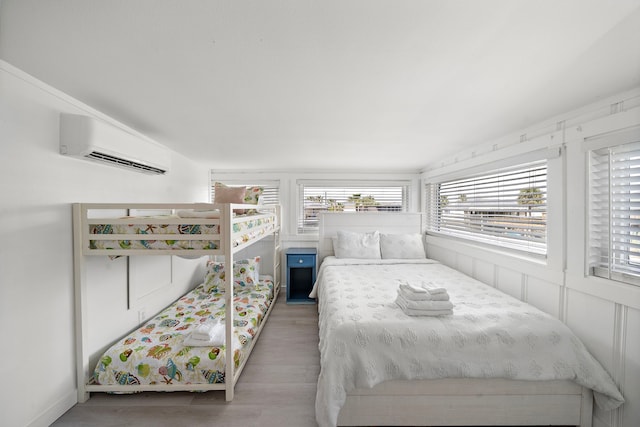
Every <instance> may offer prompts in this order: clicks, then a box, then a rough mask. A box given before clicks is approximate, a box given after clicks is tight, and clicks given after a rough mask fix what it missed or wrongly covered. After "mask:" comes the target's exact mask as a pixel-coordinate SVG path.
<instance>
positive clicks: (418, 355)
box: [314, 257, 624, 427]
mask: <svg viewBox="0 0 640 427" xmlns="http://www.w3.org/2000/svg"><path fill="white" fill-rule="evenodd" d="M383 261H384V260H383ZM422 261H423V262H415V261H412V262H411V263H408V264H399V263H398V262H395V263H394V262H383V263H379V262H374V261H372V260H358V261H347V260H339V259H335V258H332V257H327V258H325V260H324V262H323V264H322V266H321V268H320V271H319V273H318V282H317V283H316V286H314V292H316V291H317V296H318V303H319V310H320V318H319V327H320V344H319V346H320V365H321V370H320V376H319V378H318V391H317V396H316V419H317V421H318V424H319V425H320V426H321V427H325V426H335V425H336V422H337V418H338V413H339V411H340V408H341V407H342V405H343V404H344V401H345V399H346V394H347V393H348V392H349V391H351V390H353V389H355V388H367V387H373V386H374V385H376V384H379V383H381V382H383V381H387V380H391V379H435V378H460V377H465V378H511V379H520V380H551V379H568V380H573V381H575V382H576V383H577V384H580V385H582V386H586V387H589V388H591V389H593V390H594V397H595V400H596V403H597V404H598V405H599V406H600V407H601V408H602V409H604V410H610V409H614V408H616V407H618V406H619V405H621V404H622V403H623V402H624V399H623V397H622V395H621V394H620V392H619V391H618V389H617V388H616V386H615V384H614V383H613V381H612V380H611V377H610V376H609V375H608V373H607V372H606V371H605V370H604V369H603V368H602V366H601V365H600V364H599V363H598V362H597V361H596V360H595V359H594V358H593V357H592V356H591V355H590V354H589V352H588V351H587V350H586V348H585V347H584V345H583V344H582V343H581V342H580V340H579V339H578V338H577V337H576V336H575V335H574V334H573V333H572V332H571V331H570V330H569V329H568V328H567V326H566V325H564V324H563V323H562V322H560V321H559V320H557V319H555V318H553V317H552V316H550V315H548V314H546V313H544V312H542V311H540V310H538V309H536V308H535V307H533V306H531V305H528V304H526V303H523V302H521V301H519V300H517V299H515V298H513V297H511V296H509V295H506V294H504V293H502V292H500V291H498V290H497V289H494V288H492V287H490V286H487V285H484V284H482V283H480V282H478V281H476V280H474V279H472V278H470V277H468V276H465V275H463V274H462V273H459V272H457V271H455V270H453V269H451V268H448V267H446V266H443V265H441V264H438V263H435V262H434V261H431V260H422ZM404 280H416V281H420V280H426V281H429V280H433V281H437V282H438V283H444V284H446V288H447V291H448V293H449V294H450V296H451V301H452V302H453V303H454V304H455V310H454V311H453V315H451V316H445V317H411V316H408V315H406V314H405V313H403V312H402V310H401V309H400V308H399V307H398V306H397V304H395V302H394V300H395V298H396V295H397V288H398V283H400V281H404ZM452 354H455V357H452Z"/></svg>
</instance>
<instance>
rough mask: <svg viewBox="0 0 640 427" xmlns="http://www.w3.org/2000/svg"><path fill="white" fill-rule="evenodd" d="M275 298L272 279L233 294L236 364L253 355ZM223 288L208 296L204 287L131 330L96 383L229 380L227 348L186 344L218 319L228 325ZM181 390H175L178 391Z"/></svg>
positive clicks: (99, 369) (106, 359)
mask: <svg viewBox="0 0 640 427" xmlns="http://www.w3.org/2000/svg"><path fill="white" fill-rule="evenodd" d="M273 299H274V286H273V281H272V279H271V278H270V277H267V276H261V278H260V281H259V282H257V283H255V284H253V285H252V286H248V287H242V288H236V289H235V290H234V316H233V326H234V329H233V340H234V343H233V348H234V349H235V350H234V354H233V363H234V364H235V367H236V368H237V367H238V366H240V364H241V363H242V362H243V361H244V360H245V359H246V358H247V357H248V356H249V351H250V345H251V341H252V340H253V339H254V337H255V335H256V333H257V331H258V328H259V326H260V324H261V323H262V321H263V319H264V317H265V315H266V313H267V310H268V308H269V307H270V305H271V304H272V302H273ZM224 318H225V293H224V290H221V291H220V290H218V289H213V290H211V292H207V289H206V285H205V284H201V285H199V286H197V287H196V288H195V289H193V290H192V291H190V292H189V293H187V294H186V295H184V296H183V297H181V298H180V299H179V300H177V301H176V302H174V303H173V304H172V305H170V306H169V307H167V308H166V309H164V310H163V311H162V312H160V313H159V314H158V315H157V316H155V317H154V318H153V319H151V320H149V321H148V322H147V323H146V324H144V325H143V326H142V327H140V328H139V329H137V330H135V331H133V332H131V333H130V334H129V335H127V336H125V337H124V338H122V339H121V340H119V341H118V342H116V343H115V344H114V345H113V346H111V348H109V349H108V350H107V351H106V352H105V353H104V354H103V355H102V357H101V358H100V360H99V361H98V363H97V366H96V368H95V370H94V372H93V377H92V381H91V382H92V384H99V385H137V384H149V385H153V384H162V385H167V384H169V385H177V386H178V387H179V385H180V384H214V383H224V382H225V366H226V363H227V361H226V360H225V348H226V347H225V344H222V345H219V346H200V345H198V346H191V345H185V342H184V341H185V339H187V338H188V336H189V335H190V334H191V332H192V331H193V330H195V328H196V327H197V326H198V325H200V324H202V323H204V322H210V321H212V320H214V319H219V320H221V321H222V322H224ZM178 387H176V388H178Z"/></svg>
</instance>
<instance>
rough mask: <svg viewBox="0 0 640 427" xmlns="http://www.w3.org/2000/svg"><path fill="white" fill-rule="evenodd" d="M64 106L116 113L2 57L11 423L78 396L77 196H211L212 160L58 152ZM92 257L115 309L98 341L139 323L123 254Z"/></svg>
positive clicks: (183, 270)
mask: <svg viewBox="0 0 640 427" xmlns="http://www.w3.org/2000/svg"><path fill="white" fill-rule="evenodd" d="M61 112H66V113H75V114H85V115H90V116H94V117H97V118H100V119H103V120H106V121H111V122H113V121H112V119H110V118H109V117H106V116H104V115H102V114H100V113H99V112H97V111H95V110H93V109H91V108H90V107H88V106H86V105H84V104H82V103H80V102H79V101H77V100H74V99H72V98H70V97H68V96H66V95H65V94H63V93H61V92H59V91H57V90H55V89H53V88H51V87H49V86H47V85H46V84H44V83H42V82H39V81H37V80H35V79H33V78H32V77H30V76H28V75H26V74H25V73H23V72H21V71H20V70H17V69H16V68H14V67H12V66H11V65H9V64H7V63H5V62H2V61H0V323H1V324H2V325H3V333H2V345H1V346H0V347H1V351H0V365H1V366H3V367H4V368H3V369H2V384H3V387H2V391H0V414H2V415H1V419H2V421H0V424H2V425H7V426H26V425H33V426H46V425H49V424H50V423H52V422H53V421H54V420H55V419H57V418H58V417H59V416H60V415H62V414H63V413H64V412H65V411H66V410H67V409H69V408H70V407H71V406H73V404H75V402H76V385H75V360H74V305H73V262H72V261H73V258H72V223H71V203H73V202H202V201H207V200H208V179H209V176H208V170H207V169H206V168H205V167H203V166H202V165H200V164H197V163H194V162H193V161H190V160H188V159H186V158H184V157H183V156H180V155H178V154H176V153H172V154H171V160H172V167H171V171H170V173H169V174H167V175H166V176H155V175H145V174H141V173H138V172H133V171H128V170H125V169H119V168H115V167H111V166H106V165H100V164H96V163H92V162H88V161H83V160H77V159H73V158H68V157H65V156H62V155H60V154H58V117H59V114H60V113H61ZM91 264H92V265H91V269H90V272H91V274H88V276H91V277H93V278H95V277H103V278H108V280H100V281H98V280H94V282H92V286H93V290H95V291H97V295H98V296H99V297H100V298H104V299H103V302H105V301H108V304H101V305H95V306H96V307H98V306H100V307H101V309H100V310H101V311H99V312H94V313H99V316H96V317H97V318H98V320H105V318H106V317H107V316H109V318H110V319H118V320H117V321H115V322H114V325H112V327H111V329H110V328H109V327H106V326H104V325H103V326H100V325H98V327H99V330H100V332H99V336H100V338H99V339H97V341H101V340H102V339H103V338H105V339H106V338H107V336H108V335H110V334H111V333H113V332H114V331H115V330H118V331H119V334H121V333H123V332H124V331H125V330H128V329H131V328H133V327H135V325H136V324H137V321H138V313H137V310H127V308H126V304H124V302H125V301H123V295H124V294H125V293H126V286H125V285H126V275H125V274H124V270H123V266H122V264H123V261H116V262H109V261H108V260H105V259H92V260H91ZM195 268H196V267H195V266H194V265H193V263H191V264H190V263H189V262H186V261H185V262H182V261H176V264H175V265H174V269H175V272H174V279H175V278H176V277H175V276H180V277H178V278H179V279H185V280H184V281H182V282H181V281H180V280H174V281H173V283H171V284H169V283H167V284H168V285H170V286H166V287H164V288H163V289H161V290H160V291H159V292H158V293H156V294H154V298H152V300H151V301H150V302H149V303H148V305H147V306H146V307H145V308H146V310H147V312H148V313H147V314H148V315H151V314H153V313H154V312H155V311H157V310H158V309H160V308H161V306H163V305H164V304H166V303H168V302H170V301H171V300H173V299H174V298H176V297H177V296H178V295H181V294H182V293H183V292H184V290H185V289H186V288H187V287H189V286H191V285H192V283H189V281H191V279H192V276H193V274H194V269H195ZM193 280H197V279H193ZM107 287H108V288H109V291H107ZM100 318H102V319H100ZM100 345H104V343H101V344H99V343H97V342H96V343H95V346H96V347H98V346H100Z"/></svg>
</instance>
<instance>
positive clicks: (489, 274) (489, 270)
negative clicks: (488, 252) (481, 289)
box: [473, 259, 496, 286]
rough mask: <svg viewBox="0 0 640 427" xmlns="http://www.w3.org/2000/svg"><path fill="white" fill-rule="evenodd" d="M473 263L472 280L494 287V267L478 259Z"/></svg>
mask: <svg viewBox="0 0 640 427" xmlns="http://www.w3.org/2000/svg"><path fill="white" fill-rule="evenodd" d="M474 263H475V265H474V269H473V270H474V278H475V279H477V280H479V281H481V282H483V283H486V284H487V285H491V286H496V265H495V264H493V263H490V262H485V261H480V260H479V259H476V260H475V261H474Z"/></svg>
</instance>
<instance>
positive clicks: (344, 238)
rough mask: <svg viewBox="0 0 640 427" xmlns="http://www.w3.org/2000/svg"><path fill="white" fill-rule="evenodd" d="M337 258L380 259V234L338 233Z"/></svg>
mask: <svg viewBox="0 0 640 427" xmlns="http://www.w3.org/2000/svg"><path fill="white" fill-rule="evenodd" d="M335 255H336V257H337V258H358V259H380V233H378V232H377V231H374V232H371V233H353V232H351V231H338V242H337V245H336V246H335Z"/></svg>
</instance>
